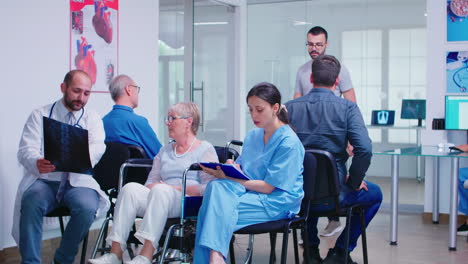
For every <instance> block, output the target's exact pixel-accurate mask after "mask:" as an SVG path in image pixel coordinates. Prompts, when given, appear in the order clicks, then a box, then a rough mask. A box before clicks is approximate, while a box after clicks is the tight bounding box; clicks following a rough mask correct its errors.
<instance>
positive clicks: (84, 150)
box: [42, 116, 93, 175]
mask: <svg viewBox="0 0 468 264" xmlns="http://www.w3.org/2000/svg"><path fill="white" fill-rule="evenodd" d="M42 120H43V129H44V158H45V159H46V160H48V161H50V162H51V163H52V164H54V166H55V171H63V172H76V173H83V174H90V175H92V174H93V168H92V166H91V159H90V158H89V143H88V130H86V129H82V128H78V127H75V126H72V125H69V124H65V123H62V122H59V121H57V120H54V119H51V118H48V117H45V116H44V117H43V119H42Z"/></svg>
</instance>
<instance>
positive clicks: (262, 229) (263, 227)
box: [234, 217, 304, 235]
mask: <svg viewBox="0 0 468 264" xmlns="http://www.w3.org/2000/svg"><path fill="white" fill-rule="evenodd" d="M303 220H304V218H302V217H296V218H292V219H280V220H276V221H269V222H265V223H258V224H254V225H249V226H246V227H243V228H241V229H239V230H237V231H236V232H234V233H235V234H239V235H249V234H253V235H258V234H265V233H270V232H275V233H281V232H283V231H284V230H285V228H286V229H288V228H289V227H290V226H291V222H296V221H303Z"/></svg>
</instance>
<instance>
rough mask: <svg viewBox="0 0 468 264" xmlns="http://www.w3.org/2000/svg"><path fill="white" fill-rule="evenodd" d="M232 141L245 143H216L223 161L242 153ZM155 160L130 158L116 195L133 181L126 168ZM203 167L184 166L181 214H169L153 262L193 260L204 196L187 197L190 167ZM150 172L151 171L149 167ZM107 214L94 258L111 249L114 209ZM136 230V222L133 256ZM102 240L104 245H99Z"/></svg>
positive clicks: (122, 170) (130, 242) (148, 164)
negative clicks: (171, 215) (107, 238)
mask: <svg viewBox="0 0 468 264" xmlns="http://www.w3.org/2000/svg"><path fill="white" fill-rule="evenodd" d="M231 145H240V146H241V145H242V142H240V141H231V142H228V143H227V144H226V146H225V147H221V146H215V150H216V153H217V155H218V159H219V160H220V162H225V161H226V160H227V159H236V158H237V157H238V156H239V153H238V152H237V151H236V150H235V149H233V148H231ZM152 164H153V160H151V159H140V158H137V159H128V160H126V161H125V162H124V163H123V164H122V165H121V166H120V169H119V178H118V186H117V189H116V190H115V191H114V195H115V196H114V197H117V194H118V193H119V191H120V190H121V189H122V187H123V185H124V184H126V183H128V182H130V181H129V180H128V179H127V171H128V169H129V168H147V169H151V167H152ZM198 170H201V168H200V167H199V165H198V163H194V164H192V165H190V166H189V167H188V168H186V169H185V171H184V173H183V175H182V188H181V189H182V197H183V198H182V200H181V216H180V217H178V218H168V219H167V222H166V227H165V231H164V232H163V234H162V236H161V238H160V241H159V248H157V249H156V251H155V254H154V256H153V260H152V262H153V263H160V264H163V263H171V262H179V263H190V262H191V261H192V252H193V248H194V245H195V233H196V230H195V227H196V216H197V214H198V209H199V208H200V206H201V203H202V197H186V196H185V187H186V177H187V173H188V172H189V171H198ZM148 172H149V171H148ZM109 211H110V212H109V213H108V216H107V218H106V219H105V220H104V222H103V224H102V226H101V229H100V231H99V235H98V238H97V240H96V244H95V247H94V249H93V252H92V255H91V258H95V257H96V254H97V253H98V252H100V253H101V254H104V253H106V252H109V251H110V247H106V246H105V244H106V241H105V238H106V237H107V230H108V227H109V223H110V221H111V220H113V210H109ZM135 232H136V228H135V225H134V227H133V230H132V231H131V233H130V236H129V238H128V240H127V251H128V254H129V256H130V258H134V257H135V254H134V252H133V248H132V245H133V246H135V247H138V245H139V244H141V243H140V241H139V240H138V239H136V238H135V237H134V236H133V234H134V233H135ZM101 243H102V246H101V247H99V245H100V244H101Z"/></svg>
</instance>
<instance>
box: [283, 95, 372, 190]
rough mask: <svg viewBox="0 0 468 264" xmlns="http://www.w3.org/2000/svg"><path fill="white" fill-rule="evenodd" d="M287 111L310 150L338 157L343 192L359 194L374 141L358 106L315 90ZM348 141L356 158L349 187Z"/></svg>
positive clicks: (290, 103)
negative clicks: (355, 191) (347, 171)
mask: <svg viewBox="0 0 468 264" xmlns="http://www.w3.org/2000/svg"><path fill="white" fill-rule="evenodd" d="M286 108H287V109H288V116H289V122H290V124H291V126H292V127H293V129H294V130H295V131H296V133H297V135H298V137H299V139H300V140H301V141H302V144H303V145H304V147H305V148H306V149H307V148H314V149H322V150H326V151H328V152H330V153H332V154H333V155H334V156H335V158H336V162H337V167H338V174H339V177H340V179H339V180H340V182H341V191H342V192H349V191H352V190H356V189H357V188H358V187H359V185H360V184H361V182H362V180H363V179H364V177H365V174H366V172H367V169H368V168H369V165H370V161H371V157H372V144H371V140H370V138H369V135H368V133H367V129H366V126H365V125H364V120H363V118H362V115H361V112H360V110H359V108H358V106H357V105H356V104H355V103H353V102H351V101H349V100H346V99H343V98H340V97H337V96H335V95H334V94H333V92H332V91H331V90H330V89H327V88H314V89H312V90H311V91H310V92H309V93H308V94H306V95H305V96H302V97H299V98H297V99H295V100H292V101H289V102H287V103H286ZM348 141H349V142H350V143H351V145H352V146H353V147H354V150H353V152H354V157H353V161H352V164H351V167H350V169H349V176H350V177H349V179H348V181H347V182H346V184H345V181H346V175H347V173H346V161H347V160H348V157H349V156H348V153H347V152H346V147H347V142H348Z"/></svg>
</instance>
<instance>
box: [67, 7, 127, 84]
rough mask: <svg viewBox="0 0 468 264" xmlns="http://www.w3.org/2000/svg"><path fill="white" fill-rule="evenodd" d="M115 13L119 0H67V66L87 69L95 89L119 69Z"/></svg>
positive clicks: (116, 18) (116, 12)
mask: <svg viewBox="0 0 468 264" xmlns="http://www.w3.org/2000/svg"><path fill="white" fill-rule="evenodd" d="M118 15H119V1H118V0H70V69H80V70H84V71H85V72H87V73H88V74H89V76H91V79H92V82H93V91H95V92H108V84H109V82H110V80H112V78H113V77H114V76H115V75H117V72H118V47H119V45H118V39H119V38H118V36H119V27H118V21H119V20H118Z"/></svg>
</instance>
